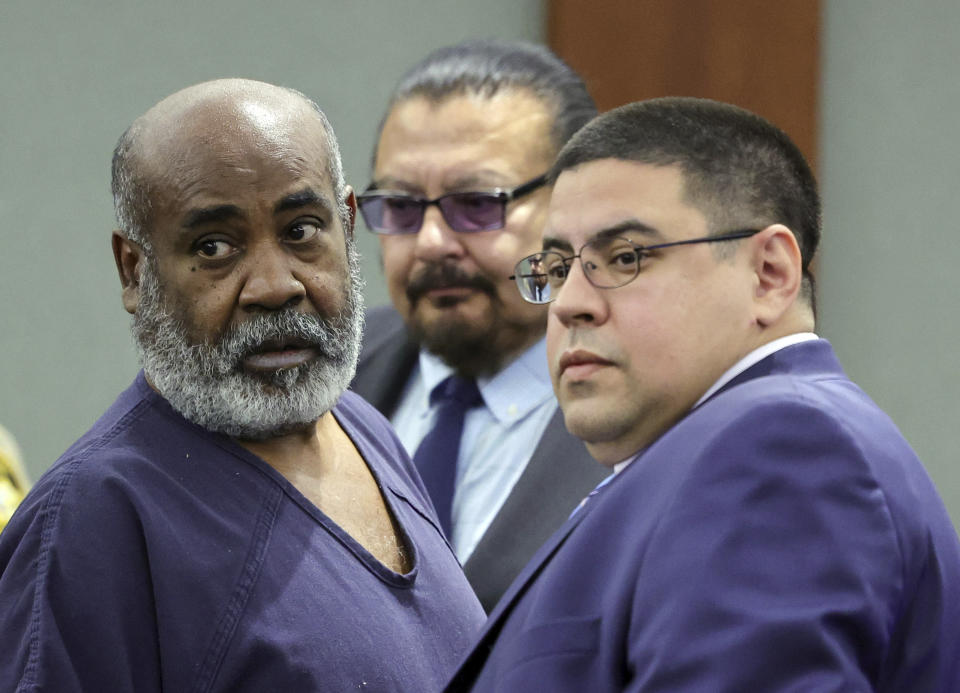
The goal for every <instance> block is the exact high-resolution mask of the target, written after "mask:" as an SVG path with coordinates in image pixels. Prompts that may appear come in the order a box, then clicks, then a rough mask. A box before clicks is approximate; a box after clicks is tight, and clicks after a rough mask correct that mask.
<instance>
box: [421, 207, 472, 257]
mask: <svg viewBox="0 0 960 693" xmlns="http://www.w3.org/2000/svg"><path fill="white" fill-rule="evenodd" d="M461 235H462V234H459V233H457V232H456V231H454V230H453V229H451V228H450V227H449V226H447V222H446V220H445V219H444V218H443V215H442V214H441V213H440V208H439V207H437V206H436V205H431V206H429V207H427V208H426V210H424V213H423V223H422V224H421V225H420V231H418V232H417V247H416V255H417V259H418V260H423V261H425V262H437V261H441V260H448V259H451V258H458V257H462V256H463V255H464V253H465V250H464V247H463V243H462V242H461V241H462V239H461V238H460V236H461Z"/></svg>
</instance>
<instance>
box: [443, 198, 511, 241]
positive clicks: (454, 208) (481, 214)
mask: <svg viewBox="0 0 960 693" xmlns="http://www.w3.org/2000/svg"><path fill="white" fill-rule="evenodd" d="M437 205H438V206H439V207H440V211H441V213H442V214H443V218H444V219H445V220H446V222H447V224H448V225H449V226H450V228H451V229H453V230H454V231H467V232H469V231H489V230H491V229H500V228H503V224H504V220H505V219H504V216H505V207H506V199H505V198H504V197H503V196H501V195H491V194H490V193H453V194H452V195H445V196H444V197H441V198H440V199H439V200H438V201H437Z"/></svg>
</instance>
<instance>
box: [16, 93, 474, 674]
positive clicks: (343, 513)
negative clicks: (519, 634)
mask: <svg viewBox="0 0 960 693" xmlns="http://www.w3.org/2000/svg"><path fill="white" fill-rule="evenodd" d="M113 192H114V201H115V204H116V209H117V219H118V222H119V224H120V227H121V228H120V229H119V230H117V231H116V232H115V233H114V235H113V249H114V257H115V259H116V263H117V269H118V271H119V274H120V280H121V284H122V287H123V293H122V297H123V305H124V307H125V308H126V309H127V311H129V312H130V313H132V314H133V325H132V327H133V334H134V338H135V341H136V344H137V348H138V351H139V354H140V357H141V361H142V363H143V372H141V373H140V374H139V375H138V376H137V378H136V380H135V381H134V383H133V384H132V385H131V386H130V387H129V388H128V389H127V390H126V391H125V392H124V393H122V394H121V395H120V397H119V398H118V399H117V401H116V402H115V403H114V404H113V405H112V406H111V408H110V409H109V410H108V411H107V412H106V413H105V414H104V415H103V416H102V417H101V418H100V420H99V421H97V423H96V424H95V425H94V426H93V428H92V429H91V430H90V431H89V432H88V433H86V434H85V435H84V436H83V437H82V438H81V439H80V440H79V441H78V442H77V443H76V444H74V445H73V446H72V447H71V448H70V449H69V450H68V451H67V452H66V453H65V454H64V455H63V456H62V457H61V458H60V459H59V460H58V461H57V462H56V463H55V464H54V465H53V466H52V467H51V469H50V470H49V471H48V472H47V473H46V474H45V475H44V476H43V477H42V478H41V479H40V480H39V481H38V482H37V484H36V486H35V487H34V489H33V490H32V491H31V492H30V493H29V494H28V495H27V497H26V499H25V500H24V502H23V504H22V505H21V506H20V508H19V510H18V511H17V512H16V514H14V516H13V519H12V520H11V522H10V524H9V525H7V527H6V529H4V531H3V533H2V534H0V634H2V642H3V646H2V647H0V652H2V654H3V656H2V657H0V690H2V691H14V690H17V691H34V692H35V691H49V692H50V693H65V692H67V691H85V692H89V693H93V692H103V693H106V692H108V691H109V692H111V693H113V692H121V691H123V692H127V691H131V692H132V691H136V693H144V692H153V691H207V692H214V691H230V692H231V693H242V692H244V691H248V692H257V693H262V692H263V691H284V692H287V691H289V692H291V693H293V692H301V691H304V692H306V691H356V690H367V689H368V690H375V691H395V692H398V693H405V692H407V691H434V690H437V689H438V688H439V687H440V686H441V685H442V684H443V682H444V681H445V680H446V678H447V677H448V676H449V673H450V671H451V670H452V669H453V667H454V666H455V663H456V660H457V658H458V657H459V656H460V655H461V653H462V652H463V651H464V649H465V648H466V646H467V644H468V642H469V641H468V638H469V636H470V634H471V633H473V632H475V630H477V629H478V628H479V627H480V624H481V623H482V620H483V611H482V609H481V608H480V604H479V603H478V602H477V600H476V598H475V597H474V595H473V593H472V591H471V589H470V586H469V585H468V584H467V581H466V579H465V578H464V576H463V573H462V571H461V570H460V567H459V564H458V562H457V559H456V557H455V556H454V554H453V552H452V551H451V550H450V548H449V546H448V545H447V543H446V540H445V538H444V536H443V534H442V533H441V532H440V531H438V530H437V528H436V519H435V518H434V517H433V511H432V507H431V503H430V500H429V498H428V497H427V494H426V491H425V489H423V487H422V486H421V484H420V482H419V479H418V477H417V475H416V473H415V472H414V471H413V469H412V465H411V462H410V459H409V457H408V456H407V455H406V453H404V452H403V449H402V447H401V444H400V442H399V441H398V440H397V439H396V436H395V435H394V434H393V432H392V430H391V429H390V426H389V425H388V423H387V421H386V420H385V419H384V418H383V416H381V415H380V414H379V413H378V412H377V411H376V410H375V409H373V407H371V406H370V405H368V404H367V403H366V402H364V401H363V400H362V399H361V398H360V397H358V396H356V395H354V394H353V393H349V392H344V390H345V389H346V387H347V384H348V383H349V382H350V379H351V377H352V375H353V370H354V366H355V363H356V358H357V354H358V353H359V350H360V332H361V327H362V323H363V314H362V297H361V293H360V276H359V262H358V258H357V253H356V250H355V248H354V239H353V219H354V214H355V211H356V206H355V202H354V195H353V191H352V190H351V189H350V187H349V186H348V185H346V183H345V182H344V180H343V173H342V167H341V164H340V154H339V150H338V146H337V141H336V139H335V137H334V133H333V130H332V128H331V127H330V124H329V122H328V121H327V119H326V117H325V116H324V115H323V113H321V112H320V110H319V109H318V108H317V107H316V105H315V104H313V103H312V102H310V101H308V100H307V99H306V98H304V97H303V95H301V94H299V93H296V92H293V91H291V90H288V89H283V88H280V87H275V86H272V85H269V84H263V83H261V82H253V81H249V80H219V81H216V82H209V83H205V84H200V85H196V86H194V87H189V88H187V89H184V90H182V91H180V92H177V93H176V94H173V95H172V96H170V97H168V98H166V99H164V100H163V101H161V102H160V103H159V104H157V105H156V106H154V107H153V108H151V109H150V110H149V111H148V112H147V113H146V114H144V115H143V116H142V117H140V118H139V119H137V120H136V121H135V122H134V123H133V125H131V127H130V128H129V129H128V130H127V131H126V133H124V135H123V136H122V137H121V139H120V141H119V143H118V144H117V148H116V150H115V152H114V159H113Z"/></svg>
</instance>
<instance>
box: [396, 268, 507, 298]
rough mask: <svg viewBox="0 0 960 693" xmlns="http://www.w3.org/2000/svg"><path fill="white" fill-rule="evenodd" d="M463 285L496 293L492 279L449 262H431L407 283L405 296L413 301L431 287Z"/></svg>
mask: <svg viewBox="0 0 960 693" xmlns="http://www.w3.org/2000/svg"><path fill="white" fill-rule="evenodd" d="M452 287H464V288H470V289H476V290H478V291H482V292H484V293H486V294H489V295H490V296H492V297H495V296H496V295H497V287H496V285H495V284H494V283H493V281H492V280H491V279H490V278H488V277H486V276H484V275H482V274H469V273H467V272H465V271H464V270H462V269H461V268H460V267H458V266H457V265H454V264H452V263H449V262H441V263H433V264H430V265H427V266H426V267H424V268H423V270H421V271H420V272H419V273H417V275H416V276H415V277H413V278H412V279H411V280H410V283H409V284H408V285H407V291H406V293H407V298H408V299H409V300H410V303H415V302H416V301H417V300H418V299H419V298H420V297H421V296H423V295H424V294H425V293H427V292H428V291H432V290H433V289H449V288H452Z"/></svg>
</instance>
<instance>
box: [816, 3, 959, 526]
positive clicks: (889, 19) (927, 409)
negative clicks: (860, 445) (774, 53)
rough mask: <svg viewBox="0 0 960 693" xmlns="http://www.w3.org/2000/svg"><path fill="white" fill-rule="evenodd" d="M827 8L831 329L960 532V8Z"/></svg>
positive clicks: (827, 298) (824, 305)
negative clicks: (911, 450) (934, 486)
mask: <svg viewBox="0 0 960 693" xmlns="http://www.w3.org/2000/svg"><path fill="white" fill-rule="evenodd" d="M825 9H826V14H825V22H824V29H825V36H824V38H825V41H824V47H825V51H824V63H823V68H824V79H823V92H822V94H823V98H822V104H823V105H822V130H821V132H822V137H821V188H822V190H823V197H824V243H823V252H822V254H821V259H820V277H821V279H820V287H821V292H820V296H821V318H822V319H821V328H820V330H821V332H822V333H823V335H824V336H826V337H827V338H828V339H830V340H831V341H832V342H833V344H834V346H835V347H836V349H837V351H838V352H839V355H840V360H841V361H842V362H843V364H844V366H845V368H846V370H847V372H848V373H849V374H850V375H851V377H853V379H854V380H856V381H857V382H858V383H860V385H861V386H862V387H863V388H864V389H865V390H866V391H867V392H868V393H869V394H870V395H871V396H872V397H873V398H874V399H875V400H876V401H877V402H878V403H879V404H880V405H881V406H882V407H883V408H884V409H886V411H887V412H888V413H889V414H890V416H891V417H892V418H893V420H894V421H896V422H897V424H898V425H899V426H900V428H901V430H902V431H903V433H904V435H906V437H907V439H908V440H909V441H910V443H911V444H912V445H913V446H914V448H915V449H916V450H917V452H918V453H919V455H920V458H921V459H922V460H923V461H924V462H925V464H926V466H927V469H928V470H929V471H930V474H931V476H932V477H933V479H934V481H935V482H936V484H937V487H938V488H939V490H940V493H941V495H942V496H943V497H944V500H945V501H946V503H947V507H948V509H949V510H950V512H951V515H952V517H953V520H954V524H955V525H958V526H960V467H958V461H960V454H958V452H957V443H958V440H960V278H958V276H960V275H958V268H960V223H958V212H960V137H958V133H957V122H958V117H960V116H958V114H960V75H958V69H960V41H958V36H960V3H958V2H956V1H955V0H942V1H939V0H929V1H925V2H917V3H907V2H901V1H900V0H829V1H828V2H825Z"/></svg>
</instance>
